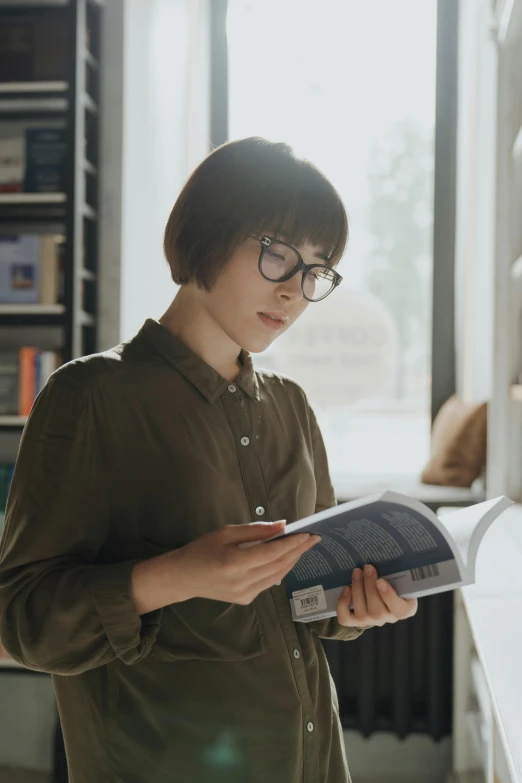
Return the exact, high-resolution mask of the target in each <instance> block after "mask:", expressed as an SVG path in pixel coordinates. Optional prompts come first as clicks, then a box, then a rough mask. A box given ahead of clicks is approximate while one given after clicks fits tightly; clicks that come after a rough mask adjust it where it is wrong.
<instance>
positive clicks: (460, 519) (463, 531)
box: [440, 495, 513, 583]
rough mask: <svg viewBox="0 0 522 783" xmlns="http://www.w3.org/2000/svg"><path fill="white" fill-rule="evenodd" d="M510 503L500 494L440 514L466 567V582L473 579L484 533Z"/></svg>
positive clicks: (510, 501)
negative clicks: (481, 501) (490, 498)
mask: <svg viewBox="0 0 522 783" xmlns="http://www.w3.org/2000/svg"><path fill="white" fill-rule="evenodd" d="M511 505H513V501H512V500H511V499H510V498H508V497H506V496H505V495H500V496H499V497H496V498H493V499H492V500H485V501H484V502H483V503H475V504H474V505H472V506H467V507H466V508H459V509H458V510H456V511H448V512H446V513H444V514H441V515H440V520H441V522H442V524H443V525H444V527H445V528H446V529H447V531H448V533H449V535H450V536H451V537H452V539H453V540H454V541H455V544H456V546H457V549H458V550H459V553H460V556H461V558H462V561H463V564H464V567H465V569H466V582H468V583H472V582H474V581H475V560H476V557H477V551H478V548H479V545H480V542H481V541H482V539H483V537H484V534H485V533H486V531H487V530H488V528H489V527H490V525H491V523H492V522H493V521H494V520H495V519H496V518H497V517H498V516H499V514H501V513H502V511H505V509H506V508H508V507H509V506H511Z"/></svg>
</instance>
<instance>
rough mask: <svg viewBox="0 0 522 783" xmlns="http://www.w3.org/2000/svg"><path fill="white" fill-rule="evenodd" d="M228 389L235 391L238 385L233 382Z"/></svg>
mask: <svg viewBox="0 0 522 783" xmlns="http://www.w3.org/2000/svg"><path fill="white" fill-rule="evenodd" d="M228 390H229V392H235V391H236V387H235V386H234V384H233V383H231V384H230V386H229V387H228Z"/></svg>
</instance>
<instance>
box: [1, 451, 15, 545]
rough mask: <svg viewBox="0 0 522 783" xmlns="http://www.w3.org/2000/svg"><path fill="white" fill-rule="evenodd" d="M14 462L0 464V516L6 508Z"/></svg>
mask: <svg viewBox="0 0 522 783" xmlns="http://www.w3.org/2000/svg"><path fill="white" fill-rule="evenodd" d="M13 471H14V462H0V514H5V509H6V506H7V497H8V495H9V487H10V486H11V479H12V478H13ZM0 535H2V524H1V521H0Z"/></svg>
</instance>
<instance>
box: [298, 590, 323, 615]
mask: <svg viewBox="0 0 522 783" xmlns="http://www.w3.org/2000/svg"><path fill="white" fill-rule="evenodd" d="M292 598H293V599H294V605H295V613H296V615H297V617H303V616H304V615H307V614H312V613H315V612H318V611H320V610H323V609H326V598H325V596H324V588H323V586H322V585H314V586H313V587H305V588H304V590H294V592H293V593H292Z"/></svg>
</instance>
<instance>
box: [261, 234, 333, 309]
mask: <svg viewBox="0 0 522 783" xmlns="http://www.w3.org/2000/svg"><path fill="white" fill-rule="evenodd" d="M253 239H257V240H258V241H259V242H261V252H260V254H259V271H260V272H261V274H262V275H263V277H264V278H265V279H266V280H270V282H272V283H282V282H284V281H285V280H289V279H290V278H291V277H293V276H294V275H295V274H297V272H299V271H300V270H301V269H302V270H303V276H302V279H301V288H302V291H303V296H304V298H305V299H308V301H309V302H319V301H320V300H321V299H324V298H325V297H327V296H328V294H331V293H332V291H333V290H334V288H337V286H338V285H339V283H340V282H341V281H342V279H343V278H342V276H341V275H340V274H339V272H336V271H335V269H332V268H331V267H329V266H325V265H324V264H305V262H304V261H303V259H302V256H301V254H300V253H299V251H298V250H296V249H295V247H293V246H292V245H289V244H288V242H282V241H281V240H280V239H274V238H273V237H267V236H262V237H258V236H253Z"/></svg>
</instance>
